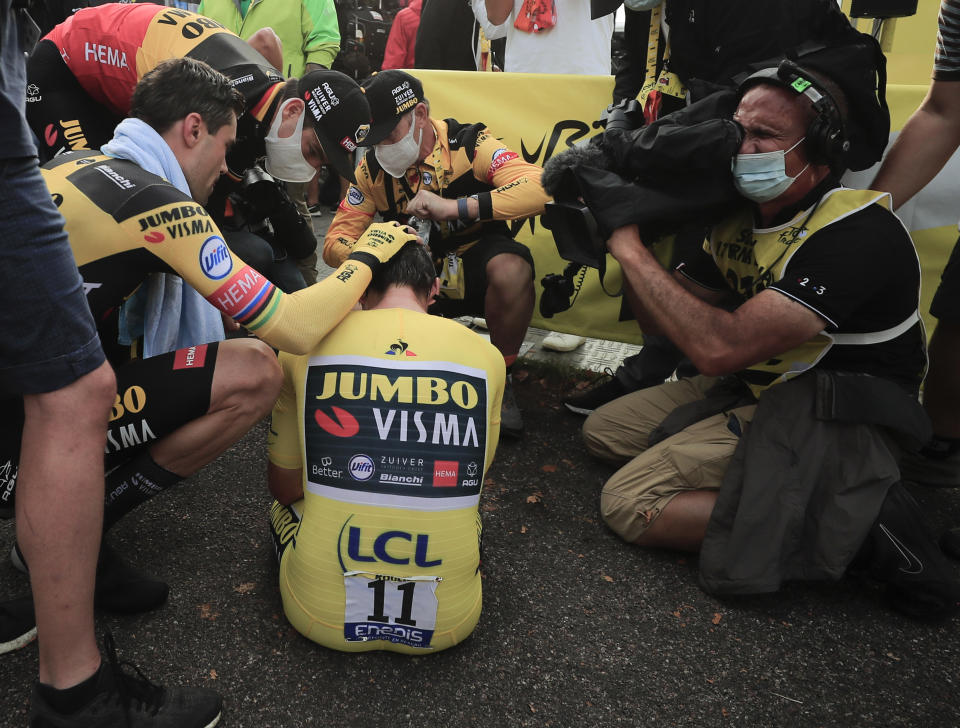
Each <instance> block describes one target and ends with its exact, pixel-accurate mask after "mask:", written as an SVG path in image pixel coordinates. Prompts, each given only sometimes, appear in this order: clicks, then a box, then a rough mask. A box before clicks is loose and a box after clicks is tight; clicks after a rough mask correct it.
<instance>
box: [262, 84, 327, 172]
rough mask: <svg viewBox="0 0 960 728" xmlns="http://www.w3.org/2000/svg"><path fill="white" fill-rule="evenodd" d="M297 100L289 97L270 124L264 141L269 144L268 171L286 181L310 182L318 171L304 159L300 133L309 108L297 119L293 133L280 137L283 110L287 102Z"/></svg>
mask: <svg viewBox="0 0 960 728" xmlns="http://www.w3.org/2000/svg"><path fill="white" fill-rule="evenodd" d="M294 101H297V99H287V100H286V101H284V102H283V103H282V104H280V108H279V109H277V113H276V114H275V115H274V117H273V123H272V124H271V125H270V133H268V134H267V136H266V138H265V139H264V142H265V143H266V146H267V163H266V165H265V166H266V168H267V172H268V173H269V174H271V175H273V176H274V177H276V178H277V179H282V180H283V181H285V182H309V181H310V180H312V179H313V175H315V174H316V173H317V170H315V169H314V168H313V167H311V166H310V163H309V162H307V160H306V159H304V156H303V152H302V151H301V149H300V135H301V133H302V132H303V120H304V118H306V116H307V110H306V109H304V110H303V112H301V114H300V118H299V119H298V120H297V128H296V129H294V130H293V134H291V135H290V136H288V137H279V136H277V134H278V133H279V131H280V122H281V120H282V119H283V110H284V109H285V108H286V106H287V104H289V103H292V102H294Z"/></svg>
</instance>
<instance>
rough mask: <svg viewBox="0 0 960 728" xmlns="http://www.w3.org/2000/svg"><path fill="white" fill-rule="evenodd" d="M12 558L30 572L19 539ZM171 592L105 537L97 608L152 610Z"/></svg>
mask: <svg viewBox="0 0 960 728" xmlns="http://www.w3.org/2000/svg"><path fill="white" fill-rule="evenodd" d="M10 561H11V562H12V563H13V565H14V567H16V568H17V569H19V570H20V571H22V572H24V573H29V571H28V569H27V562H26V559H24V558H23V552H21V551H20V546H19V544H17V543H14V544H13V548H12V549H11V550H10ZM169 593H170V587H168V586H167V585H166V584H165V583H164V582H162V581H160V580H159V579H154V578H153V577H151V576H150V575H149V574H144V573H143V572H140V571H137V570H136V569H134V568H133V567H132V566H130V565H129V564H125V563H124V562H123V561H122V560H121V559H120V556H119V555H118V554H117V552H116V551H114V550H113V549H112V548H110V546H109V545H107V543H106V542H105V541H104V542H102V543H101V544H100V557H99V559H98V561H97V582H96V585H95V587H94V592H93V604H94V606H95V607H96V608H97V609H102V610H104V611H106V612H116V613H119V614H137V613H139V612H149V611H150V610H151V609H156V608H157V607H159V606H160V605H162V604H163V603H164V602H166V601H167V595H168V594H169Z"/></svg>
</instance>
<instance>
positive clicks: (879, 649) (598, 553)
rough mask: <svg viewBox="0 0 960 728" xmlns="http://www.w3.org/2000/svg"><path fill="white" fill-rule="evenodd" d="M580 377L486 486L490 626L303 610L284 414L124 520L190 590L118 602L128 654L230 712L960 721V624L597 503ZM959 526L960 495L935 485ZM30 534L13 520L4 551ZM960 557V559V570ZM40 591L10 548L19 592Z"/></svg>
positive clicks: (615, 721) (362, 717)
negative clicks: (412, 644)
mask: <svg viewBox="0 0 960 728" xmlns="http://www.w3.org/2000/svg"><path fill="white" fill-rule="evenodd" d="M566 386H568V385H567V384H565V383H562V382H548V381H542V380H538V379H537V378H536V376H530V377H528V378H527V379H526V380H525V381H523V382H521V383H519V384H518V385H517V387H516V389H517V395H518V399H519V400H520V403H521V406H522V408H523V409H524V412H525V417H526V423H527V432H526V436H525V437H524V439H523V440H521V441H506V442H503V443H501V445H500V449H499V451H498V453H497V460H496V463H495V465H494V467H493V469H492V470H491V472H490V473H489V474H488V478H489V479H488V482H487V485H486V487H485V491H484V495H483V498H482V501H481V505H482V509H483V516H484V524H485V530H484V604H483V615H482V617H481V620H480V624H479V626H478V628H477V629H476V631H475V632H474V634H473V635H472V636H471V637H470V639H468V640H467V641H466V642H464V643H463V644H461V645H459V646H458V647H456V648H454V649H451V650H448V651H445V652H441V653H438V654H435V655H429V656H425V657H408V656H402V655H395V654H390V653H368V654H362V655H351V654H345V653H339V652H334V651H331V650H326V649H323V648H321V647H319V646H318V645H316V644H314V643H313V642H310V641H308V640H306V639H304V638H302V637H301V636H300V635H299V634H298V633H297V632H295V631H294V630H293V629H292V628H291V627H290V626H289V624H288V623H287V622H286V619H285V618H284V616H283V612H282V609H281V605H280V598H279V594H278V590H277V587H276V581H277V569H276V565H275V562H274V558H273V551H272V546H271V541H270V537H269V532H268V524H267V515H268V508H269V498H268V496H267V492H266V485H265V476H264V473H265V469H266V456H265V452H264V438H265V433H266V426H265V424H261V425H260V426H259V427H257V428H255V429H254V430H253V431H251V432H250V433H249V434H248V435H247V436H246V437H245V438H244V439H243V440H242V441H241V442H240V443H238V444H237V445H236V446H235V447H234V448H232V449H231V450H230V451H229V452H227V453H226V454H224V455H223V456H222V457H220V458H219V459H218V460H217V461H215V462H214V463H212V464H211V465H210V466H208V467H207V468H206V469H204V470H203V471H202V472H201V473H200V474H198V475H196V476H194V477H193V478H190V479H189V480H188V481H186V482H184V483H182V484H180V485H179V486H178V487H177V488H176V489H175V490H174V491H171V492H170V493H166V494H164V495H163V496H161V497H159V498H156V499H154V501H152V502H151V503H149V504H147V505H146V506H144V507H143V508H141V509H140V511H138V512H136V513H134V514H131V516H129V517H127V518H126V519H124V521H122V522H121V523H120V524H119V525H118V526H117V527H116V528H115V529H114V532H112V533H111V535H110V540H111V542H112V543H113V544H114V545H116V546H117V547H118V548H119V550H120V551H121V552H122V553H125V554H126V555H127V557H128V558H129V559H130V560H132V561H133V562H135V563H137V564H138V565H140V566H142V567H145V568H148V569H149V570H151V571H152V572H153V573H155V574H157V575H160V576H162V577H163V578H164V579H166V580H167V581H169V583H170V585H171V596H170V600H169V602H168V603H167V604H166V605H165V606H164V607H162V608H161V609H159V610H157V611H156V612H153V613H151V614H146V615H140V616H137V617H116V616H111V615H99V617H98V627H99V628H101V629H102V628H108V629H110V630H111V631H112V632H113V634H114V636H115V638H116V640H117V643H118V645H119V649H120V653H121V658H122V659H129V660H132V661H134V662H136V663H137V664H138V665H139V666H140V667H141V669H143V670H144V672H145V673H146V674H147V675H148V676H150V677H151V678H153V679H155V680H156V681H158V682H161V683H171V684H172V683H180V684H195V685H196V684H200V685H205V686H209V687H213V688H216V689H217V690H219V691H220V692H221V693H222V694H223V696H224V699H225V702H226V709H225V713H224V717H223V721H222V725H224V726H244V727H250V728H266V727H268V726H270V727H273V726H277V727H280V726H283V727H284V728H287V727H297V726H313V725H316V726H364V727H365V726H371V727H376V726H384V727H386V726H391V727H393V726H398V727H399V726H490V727H492V728H501V727H502V726H508V725H509V726H563V727H566V726H621V725H622V726H657V727H661V726H664V727H665V726H737V727H743V726H750V727H752V726H844V727H848V726H923V727H924V728H939V727H940V726H956V725H958V724H960V697H958V688H960V631H958V627H960V623H958V621H957V620H954V621H953V622H948V623H946V624H938V625H930V624H925V623H918V622H913V621H910V620H908V619H906V618H904V617H901V616H899V615H897V614H895V613H893V612H890V611H889V610H887V609H886V608H885V607H884V606H883V605H882V603H881V602H880V600H879V598H878V594H877V591H876V589H875V588H872V587H870V586H868V585H864V584H861V583H857V582H854V581H850V580H847V581H843V582H840V583H836V584H814V585H811V584H792V585H789V586H787V587H786V588H784V589H783V590H782V591H781V592H779V593H777V594H774V595H768V596H764V597H755V598H742V599H738V600H736V601H721V600H718V599H715V598H713V597H710V596H708V595H706V594H705V593H703V592H702V591H701V590H700V589H699V587H698V586H697V561H696V558H694V557H686V556H680V555H677V554H671V553H663V552H650V551H644V550H641V549H639V548H636V547H633V546H630V545H628V544H625V543H622V542H621V541H620V540H619V539H618V538H617V537H615V536H614V535H613V534H612V533H611V532H610V531H609V530H608V529H607V528H606V527H605V526H604V524H603V522H602V520H601V519H600V517H599V514H598V511H597V503H598V497H597V496H598V492H599V489H600V485H601V483H602V482H603V480H604V479H605V476H606V475H607V474H609V472H610V471H609V470H608V469H606V468H605V467H604V466H601V465H598V464H597V463H595V462H593V461H592V460H591V459H590V458H588V457H587V455H586V453H585V452H584V450H583V447H582V445H581V444H580V439H579V425H580V422H581V420H580V419H579V418H577V417H575V416H573V415H570V414H569V413H566V412H564V411H562V410H561V409H560V406H559V394H560V392H562V390H563V389H564V388H565V387H566ZM917 496H918V498H919V499H920V500H921V502H922V504H923V505H925V506H926V507H927V509H928V510H929V511H930V512H931V518H932V520H933V522H934V525H935V527H936V528H937V529H938V530H939V529H941V528H943V527H945V526H946V525H949V524H957V523H960V493H957V492H954V491H943V490H941V491H925V492H919V493H917ZM12 540H13V524H12V522H0V544H6V545H7V546H9V544H10V543H11V542H12ZM958 571H960V565H958ZM26 588H27V582H26V579H25V578H24V577H23V576H22V575H21V574H19V573H18V572H16V571H14V570H13V568H12V567H11V566H10V565H9V561H8V560H7V559H6V558H5V557H4V558H3V559H2V560H0V596H12V595H15V594H19V593H22V592H24V591H25V590H26ZM36 670H37V657H36V647H35V645H31V646H28V647H26V648H24V649H22V650H20V651H19V652H16V653H13V654H9V655H5V656H2V657H0V725H3V726H24V725H26V710H27V702H28V698H29V693H30V683H31V681H32V680H33V679H34V678H35V675H36Z"/></svg>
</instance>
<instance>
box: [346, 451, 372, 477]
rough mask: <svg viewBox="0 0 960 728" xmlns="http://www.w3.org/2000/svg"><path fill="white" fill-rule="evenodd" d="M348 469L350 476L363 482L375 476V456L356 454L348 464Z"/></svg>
mask: <svg viewBox="0 0 960 728" xmlns="http://www.w3.org/2000/svg"><path fill="white" fill-rule="evenodd" d="M347 470H348V472H349V473H350V477H351V478H353V479H354V480H359V481H360V482H363V481H365V480H370V478H372V477H373V472H374V470H375V468H374V467H373V458H371V457H370V456H369V455H354V456H353V457H352V458H350V462H349V463H348V464H347Z"/></svg>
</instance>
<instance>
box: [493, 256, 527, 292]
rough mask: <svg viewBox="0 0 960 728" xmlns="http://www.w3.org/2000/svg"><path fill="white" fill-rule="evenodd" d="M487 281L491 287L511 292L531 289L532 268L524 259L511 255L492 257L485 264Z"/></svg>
mask: <svg viewBox="0 0 960 728" xmlns="http://www.w3.org/2000/svg"><path fill="white" fill-rule="evenodd" d="M487 280H489V281H490V284H491V285H493V286H503V287H509V288H510V289H512V290H516V289H525V288H531V289H532V288H533V268H532V267H531V266H530V263H528V262H527V261H526V260H525V259H524V258H521V257H520V256H519V255H514V254H513V253H501V254H500V255H495V256H493V257H492V258H491V259H490V261H489V262H488V263H487Z"/></svg>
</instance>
